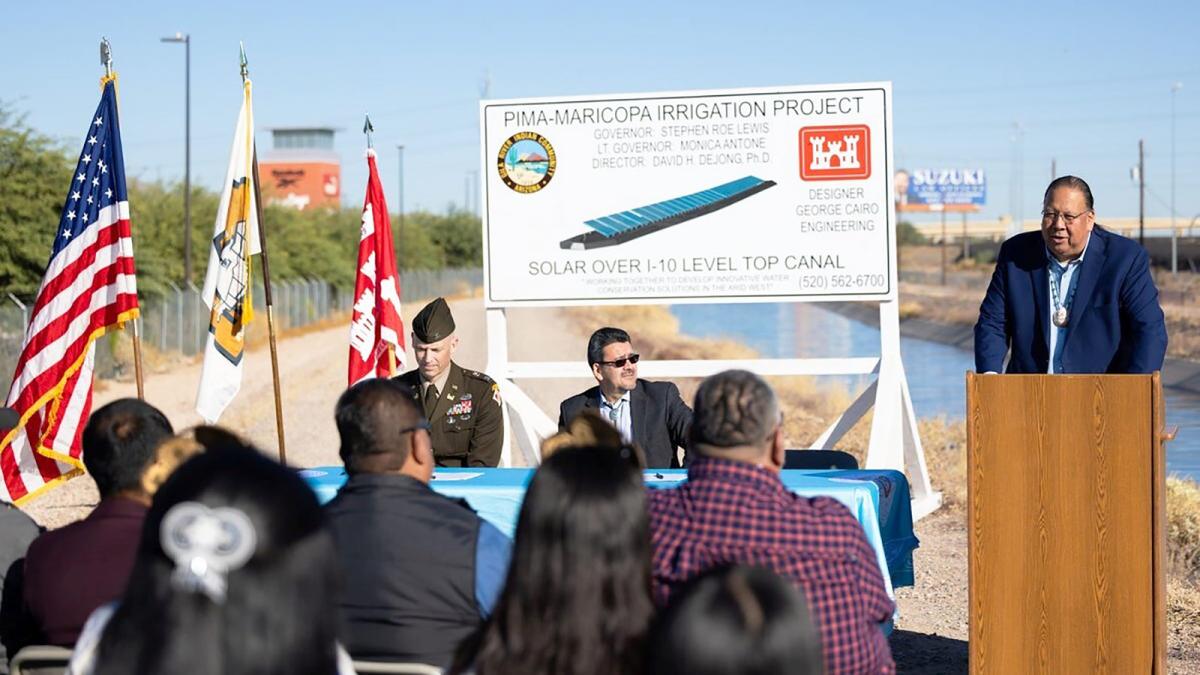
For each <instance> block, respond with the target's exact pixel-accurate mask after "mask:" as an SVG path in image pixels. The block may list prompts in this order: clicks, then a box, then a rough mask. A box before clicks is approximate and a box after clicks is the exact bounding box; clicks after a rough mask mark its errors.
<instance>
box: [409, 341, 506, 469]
mask: <svg viewBox="0 0 1200 675" xmlns="http://www.w3.org/2000/svg"><path fill="white" fill-rule="evenodd" d="M396 380H397V381H399V382H401V383H402V384H406V385H408V386H409V387H412V390H413V393H414V394H415V396H416V402H417V407H418V408H423V403H422V400H421V399H422V391H421V374H420V372H419V371H417V370H415V369H414V370H410V371H408V372H407V373H404V374H403V375H400V376H398V377H397V378H396ZM500 405H501V403H500V392H499V387H498V385H497V384H496V383H495V382H494V381H493V380H492V378H490V377H488V376H487V375H484V374H483V373H480V372H478V371H474V370H466V369H464V368H461V367H459V365H458V364H457V363H454V362H453V361H451V362H450V375H449V377H447V378H446V390H445V391H443V392H440V393H439V394H438V402H437V405H435V406H434V408H433V410H432V411H431V412H430V413H429V424H430V426H431V427H432V428H431V430H430V432H429V435H430V436H431V437H432V439H433V457H434V459H435V460H436V461H437V465H438V466H450V467H464V466H488V467H491V466H496V465H497V464H499V463H500V448H501V445H503V443H504V421H503V415H502V412H501V407H500Z"/></svg>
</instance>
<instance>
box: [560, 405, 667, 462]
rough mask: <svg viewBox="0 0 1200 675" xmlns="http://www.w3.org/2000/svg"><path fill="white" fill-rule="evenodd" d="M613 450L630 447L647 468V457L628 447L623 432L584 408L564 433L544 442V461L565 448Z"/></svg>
mask: <svg viewBox="0 0 1200 675" xmlns="http://www.w3.org/2000/svg"><path fill="white" fill-rule="evenodd" d="M594 447H601V448H611V449H613V450H620V449H621V448H622V447H628V448H629V450H630V451H632V452H633V453H634V454H635V455H637V461H638V466H639V467H643V468H644V467H645V466H646V456H645V454H644V453H643V452H642V451H641V449H640V448H638V447H637V446H626V444H625V442H624V441H623V440H622V439H621V432H620V431H617V428H616V427H614V426H613V425H612V423H611V422H608V421H607V420H605V419H604V418H603V417H601V416H600V413H598V412H596V411H595V410H592V409H590V408H584V409H583V410H581V411H579V414H578V415H576V416H575V418H574V419H572V420H571V422H570V424H568V425H567V428H566V429H564V430H563V431H560V432H558V433H557V434H554V435H553V436H550V437H548V438H546V440H544V441H542V459H543V460H545V459H546V458H547V457H549V456H551V455H553V454H554V453H556V452H558V451H560V450H563V449H565V448H594Z"/></svg>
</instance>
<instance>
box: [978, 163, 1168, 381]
mask: <svg viewBox="0 0 1200 675" xmlns="http://www.w3.org/2000/svg"><path fill="white" fill-rule="evenodd" d="M1095 224H1096V212H1095V210H1094V209H1093V201H1092V191H1091V188H1089V187H1088V184H1087V183H1085V182H1084V181H1083V179H1081V178H1077V177H1075V176H1062V177H1060V178H1056V179H1055V180H1054V181H1052V182H1051V183H1050V186H1049V187H1047V188H1046V194H1045V197H1044V199H1043V202H1042V228H1041V231H1040V232H1025V233H1023V234H1018V235H1016V236H1015V237H1012V238H1011V239H1009V240H1008V241H1006V242H1004V244H1003V245H1001V247H1000V254H999V255H998V256H997V258H996V270H995V272H993V273H992V281H991V284H990V285H989V286H988V290H987V295H986V296H985V297H984V299H983V304H981V305H980V306H979V321H978V322H977V323H976V324H975V370H976V372H979V373H989V372H991V373H998V372H1001V370H1002V369H1004V372H1008V373H1046V374H1054V373H1152V372H1154V371H1156V370H1160V369H1162V364H1163V357H1164V356H1165V354H1166V351H1167V327H1166V323H1165V321H1164V319H1163V312H1162V308H1161V307H1159V304H1158V289H1157V288H1156V287H1155V285H1154V279H1153V278H1152V277H1151V276H1150V262H1149V256H1147V254H1146V250H1145V249H1144V248H1142V247H1141V246H1140V245H1138V243H1137V242H1135V241H1133V240H1130V239H1127V238H1125V237H1122V236H1121V235H1118V234H1115V233H1112V232H1109V231H1107V230H1105V229H1104V228H1103V227H1094V226H1095ZM1010 350H1011V355H1010V356H1009V360H1008V366H1007V368H1006V369H1005V368H1004V357H1005V355H1006V354H1009V353H1010Z"/></svg>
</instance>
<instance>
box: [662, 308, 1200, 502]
mask: <svg viewBox="0 0 1200 675" xmlns="http://www.w3.org/2000/svg"><path fill="white" fill-rule="evenodd" d="M671 312H672V313H673V314H674V315H675V316H676V318H678V319H679V324H680V331H681V332H682V333H684V334H687V335H691V336H694V337H702V338H709V337H711V338H729V339H733V340H738V341H739V342H742V343H744V344H747V345H749V346H750V347H753V348H754V349H755V350H757V351H758V353H759V354H761V355H762V356H764V357H768V358H797V357H799V358H823V357H850V356H878V355H879V330H878V329H877V328H875V327H873V326H868V325H866V324H863V323H859V322H858V321H854V320H852V319H848V318H846V317H844V316H842V315H840V314H836V313H834V312H831V311H829V310H827V309H823V308H822V307H821V306H820V305H819V304H782V303H779V304H777V303H756V304H717V305H674V306H672V307H671ZM900 352H901V355H902V356H903V359H904V370H905V372H906V374H907V375H908V387H909V392H910V393H911V394H912V401H913V409H914V410H915V411H916V414H917V417H918V418H925V417H937V416H945V417H947V418H949V419H962V417H963V414H964V413H963V411H964V409H965V407H966V386H965V383H964V381H963V376H964V374H965V373H966V372H967V371H968V370H972V369H974V367H975V357H974V355H973V354H971V353H970V352H967V351H964V350H962V349H958V348H957V347H951V346H948V345H944V344H940V343H936V342H927V341H925V340H917V339H914V338H907V337H902V338H901V339H900ZM821 379H823V380H826V381H829V382H830V383H833V382H834V381H841V382H843V383H844V384H845V385H846V387H847V388H848V389H849V391H850V392H851V393H852V394H856V393H857V392H859V391H861V390H862V388H863V387H864V386H865V385H866V384H867V382H869V380H867V379H866V378H864V377H860V376H827V377H822V378H821ZM1163 393H1164V395H1165V396H1166V399H1167V426H1172V425H1178V426H1179V436H1178V437H1177V438H1176V439H1175V441H1173V442H1171V443H1170V444H1168V445H1167V470H1168V471H1169V472H1171V473H1176V474H1181V475H1186V476H1188V477H1191V478H1194V479H1197V480H1200V395H1197V394H1192V393H1190V392H1184V391H1179V390H1176V389H1170V388H1168V389H1165V390H1163Z"/></svg>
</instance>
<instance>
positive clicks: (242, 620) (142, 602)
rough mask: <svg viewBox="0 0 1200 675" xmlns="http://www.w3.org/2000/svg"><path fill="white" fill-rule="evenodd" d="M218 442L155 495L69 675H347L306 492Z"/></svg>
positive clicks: (328, 563) (331, 587) (255, 455)
mask: <svg viewBox="0 0 1200 675" xmlns="http://www.w3.org/2000/svg"><path fill="white" fill-rule="evenodd" d="M229 438H233V437H232V436H231V437H229ZM220 445H221V447H207V448H206V450H207V451H206V452H204V453H202V454H199V455H196V456H195V457H192V458H191V459H189V460H187V461H186V462H185V463H184V464H183V465H182V466H180V467H179V469H178V470H176V471H175V472H174V473H172V474H171V475H170V477H169V478H167V480H166V482H165V483H163V485H162V487H161V488H159V490H158V492H157V493H156V494H155V496H154V501H153V503H152V505H151V507H150V512H149V514H148V515H147V516H146V522H145V526H144V528H143V530H142V539H141V544H140V547H139V550H138V558H137V562H136V563H135V565H134V569H133V573H132V575H131V577H130V580H129V585H128V587H127V588H126V591H125V595H124V597H122V598H121V600H120V601H119V604H117V605H116V606H115V608H114V606H113V605H108V606H106V607H102V608H101V609H99V610H97V612H96V613H95V614H93V616H92V618H91V619H89V622H88V623H89V626H88V627H85V631H84V633H85V634H84V636H81V638H80V643H79V644H77V645H76V652H75V655H74V656H73V657H72V665H71V669H70V671H69V672H72V673H76V674H78V675H83V674H85V673H95V674H96V675H109V674H118V673H119V674H121V675H127V674H129V673H161V674H176V673H178V674H180V675H182V674H184V673H187V674H189V675H191V674H196V675H210V674H211V675H217V674H219V673H256V674H263V675H266V674H275V673H278V674H279V675H283V674H285V673H287V674H293V673H301V674H312V675H332V674H334V673H339V672H341V673H346V672H351V673H352V672H353V668H352V666H351V665H350V663H349V659H348V658H347V657H345V654H344V652H342V651H341V650H340V648H339V647H337V644H336V640H337V636H336V633H337V627H336V616H337V612H336V608H337V602H336V597H335V593H336V588H337V573H336V558H335V556H334V549H333V541H332V538H331V537H330V535H329V534H328V532H326V530H325V528H324V519H323V516H322V513H321V509H320V507H319V506H318V504H317V501H316V498H315V496H314V495H313V493H312V491H311V490H310V489H309V488H308V486H307V485H305V483H304V481H303V480H301V479H300V478H299V477H298V476H297V475H296V474H295V473H294V472H292V471H290V470H288V469H287V468H285V467H283V466H281V465H279V464H277V463H276V462H274V461H272V460H271V459H268V458H267V457H265V456H263V455H262V454H260V453H259V452H258V451H257V450H255V449H254V448H252V447H249V446H245V445H241V444H240V443H237V442H236V440H235V441H233V442H232V443H231V442H228V441H227V442H223V443H221V444H220ZM97 633H99V634H101V637H100V639H99V644H98V645H97V644H95V642H94V639H95V638H94V637H92V636H94V635H96V634H97ZM89 639H90V640H92V641H93V642H92V644H91V645H89V644H87V642H88V640H89Z"/></svg>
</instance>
